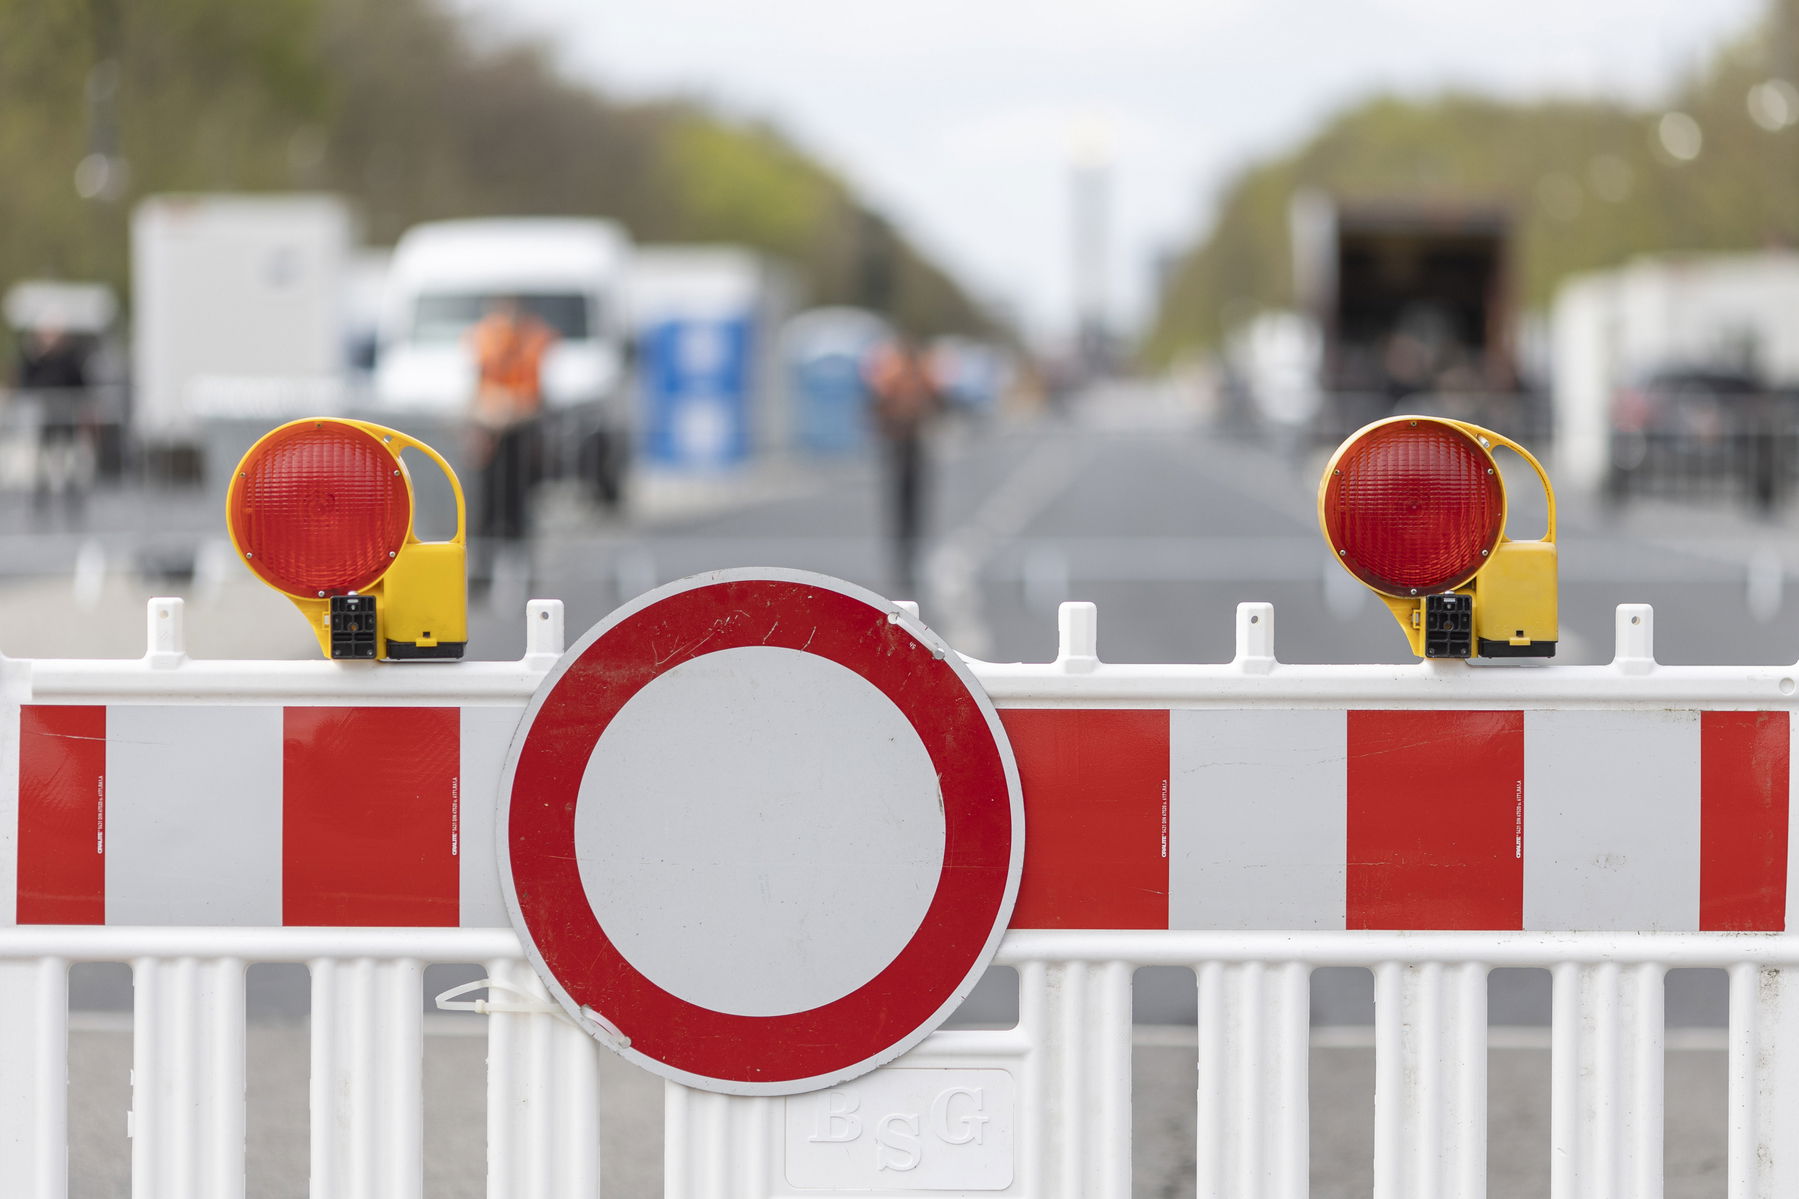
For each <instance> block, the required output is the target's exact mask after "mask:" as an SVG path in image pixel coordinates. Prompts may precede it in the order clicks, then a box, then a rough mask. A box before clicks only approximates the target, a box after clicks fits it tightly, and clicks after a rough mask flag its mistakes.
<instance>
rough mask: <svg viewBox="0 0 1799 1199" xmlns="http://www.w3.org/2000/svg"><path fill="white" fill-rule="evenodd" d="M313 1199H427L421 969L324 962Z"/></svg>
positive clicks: (315, 1021)
mask: <svg viewBox="0 0 1799 1199" xmlns="http://www.w3.org/2000/svg"><path fill="white" fill-rule="evenodd" d="M311 967H312V1187H311V1192H310V1193H311V1195H312V1197H313V1199H377V1197H380V1199H388V1197H390V1196H391V1197H392V1199H419V1196H420V1195H421V1194H422V1192H423V1190H424V1087H423V1081H422V1070H423V1067H424V1052H423V1036H422V1032H423V1030H422V1026H421V1023H420V1017H421V1014H422V1005H421V1003H420V996H421V994H422V990H421V985H420V984H421V975H422V969H421V967H420V964H419V963H418V962H417V961H415V960H413V959H410V958H393V959H381V960H376V959H373V958H357V959H353V960H350V961H341V962H340V961H334V960H330V959H320V960H315V961H314V962H312V963H311Z"/></svg>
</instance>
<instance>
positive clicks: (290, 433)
mask: <svg viewBox="0 0 1799 1199" xmlns="http://www.w3.org/2000/svg"><path fill="white" fill-rule="evenodd" d="M405 449H416V450H419V451H420V452H421V453H423V454H424V455H425V456H426V457H428V458H430V459H431V460H432V461H433V462H435V463H436V464H437V466H438V468H439V469H441V470H442V471H443V472H444V475H445V477H446V478H448V479H449V480H450V487H451V490H452V491H454V492H455V494H456V535H455V536H454V537H452V538H450V540H448V541H435V542H424V541H420V540H419V539H418V537H417V536H415V535H414V533H413V528H412V515H413V495H412V478H411V476H410V475H409V474H408V473H407V471H406V464H405V463H404V462H402V461H401V460H400V452H401V451H402V450H405ZM225 515H226V520H227V523H228V525H229V527H230V530H231V544H232V545H233V546H234V547H236V549H237V553H238V556H239V557H240V558H241V559H242V560H243V562H244V564H245V565H246V566H248V567H249V568H250V569H251V570H252V571H254V572H256V575H257V577H258V578H260V579H261V580H262V581H263V582H265V583H267V584H268V585H269V586H270V587H273V588H274V589H275V590H277V591H279V592H281V593H282V594H283V595H285V596H287V597H288V599H290V600H292V601H293V603H294V606H295V607H296V608H298V609H300V611H301V612H302V613H304V614H305V616H306V618H307V620H308V621H310V622H311V624H312V631H313V634H314V636H316V637H317V638H318V640H319V648H320V649H322V650H324V651H325V656H326V657H328V658H336V659H349V660H355V659H363V660H374V659H379V658H389V659H395V660H407V659H427V660H429V659H439V660H442V659H452V660H453V659H457V658H460V657H462V652H463V649H464V648H465V647H466V646H467V644H468V583H467V578H468V576H467V550H466V544H465V529H464V523H465V511H464V505H463V499H462V488H461V486H460V485H459V484H458V483H457V481H456V474H455V472H454V471H452V470H451V469H450V466H449V464H448V463H447V462H445V461H444V460H443V458H442V457H440V456H439V455H438V453H437V451H435V450H433V449H432V448H431V447H430V446H428V445H426V444H425V443H423V442H421V441H417V440H414V439H413V438H411V437H408V436H406V435H405V434H404V433H401V432H398V431H396V430H394V429H388V428H384V427H383V426H381V425H375V424H370V423H369V422H367V421H359V420H343V419H339V418H336V417H330V418H317V419H308V420H297V421H292V422H290V423H288V424H285V425H282V426H281V427H280V428H278V429H275V430H273V431H271V432H270V433H268V434H266V435H265V436H264V437H263V438H262V439H261V440H260V441H258V442H257V443H256V444H255V445H253V446H251V447H250V451H249V453H247V454H245V455H244V457H243V461H241V462H239V463H238V464H237V470H236V471H234V472H233V474H232V476H231V489H230V491H229V493H228V494H227V496H226V500H225Z"/></svg>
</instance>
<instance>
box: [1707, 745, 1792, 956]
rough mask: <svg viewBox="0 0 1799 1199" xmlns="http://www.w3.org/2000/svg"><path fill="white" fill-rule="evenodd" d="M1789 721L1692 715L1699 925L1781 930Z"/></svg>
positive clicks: (1716, 928) (1719, 929)
mask: <svg viewBox="0 0 1799 1199" xmlns="http://www.w3.org/2000/svg"><path fill="white" fill-rule="evenodd" d="M1791 729H1792V721H1791V718H1790V717H1789V716H1788V715H1787V714H1786V713H1785V712H1702V713H1700V716H1699V730H1700V739H1699V846H1700V848H1699V927H1700V928H1701V929H1703V930H1705V931H1706V932H1714V931H1715V932H1724V931H1764V932H1779V931H1781V930H1782V929H1784V928H1785V927H1786V902H1787V894H1786V880H1787V780H1788V755H1789V753H1790V752H1791V751H1790V746H1789V742H1790V740H1791Z"/></svg>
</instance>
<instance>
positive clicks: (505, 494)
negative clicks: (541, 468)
mask: <svg viewBox="0 0 1799 1199" xmlns="http://www.w3.org/2000/svg"><path fill="white" fill-rule="evenodd" d="M555 340H556V333H555V331H554V330H553V329H551V328H550V326H549V325H548V324H546V323H545V322H543V321H542V320H539V319H538V318H537V317H535V316H533V315H532V314H530V313H529V312H526V311H525V310H524V307H523V306H522V305H521V304H520V303H519V301H518V300H517V298H516V297H510V296H509V297H505V298H502V299H498V300H496V301H494V302H493V304H492V305H491V306H490V307H489V309H488V312H487V315H486V316H484V317H482V318H481V320H480V321H479V322H477V323H476V324H475V326H474V327H473V328H472V329H470V330H469V333H468V341H469V348H470V350H471V351H472V352H473V354H474V358H475V369H476V382H475V399H474V407H473V409H472V412H471V418H472V421H473V425H474V431H473V444H472V445H471V447H470V456H471V460H472V461H473V463H474V465H475V468H476V497H475V520H474V533H475V555H474V577H475V579H476V580H477V581H478V582H480V583H486V582H488V581H489V580H490V579H491V577H492V571H493V564H494V558H495V555H496V554H497V552H499V551H500V550H501V549H502V548H516V549H522V548H523V546H524V543H525V541H526V540H527V539H528V538H529V537H530V534H531V489H532V486H533V485H534V484H535V482H536V479H537V470H538V465H539V460H540V458H541V456H542V446H541V445H540V441H541V430H540V426H539V419H538V418H539V415H540V414H541V412H542V409H543V359H544V355H545V354H547V353H548V352H549V349H550V346H551V345H552V344H554V342H555Z"/></svg>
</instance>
